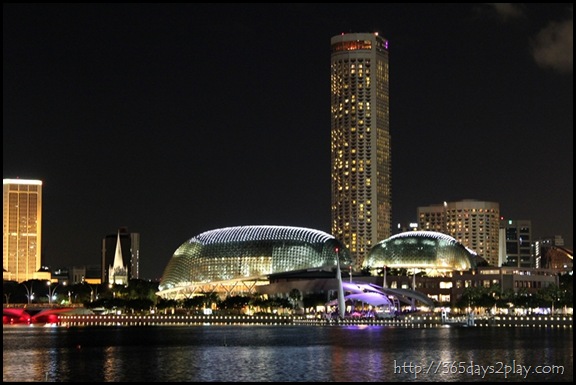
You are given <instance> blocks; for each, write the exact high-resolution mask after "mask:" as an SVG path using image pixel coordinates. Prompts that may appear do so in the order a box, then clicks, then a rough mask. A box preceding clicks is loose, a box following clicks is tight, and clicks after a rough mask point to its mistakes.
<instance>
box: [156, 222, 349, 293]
mask: <svg viewBox="0 0 576 385" xmlns="http://www.w3.org/2000/svg"><path fill="white" fill-rule="evenodd" d="M337 258H340V264H341V265H349V264H350V263H351V259H350V254H349V252H348V251H347V250H346V249H345V248H344V247H343V246H342V244H341V243H340V242H339V241H338V240H336V239H335V238H334V236H332V235H330V234H327V233H325V232H322V231H319V230H314V229H308V228H302V227H289V226H271V225H258V226H238V227H228V228H221V229H215V230H210V231H207V232H204V233H202V234H199V235H197V236H195V237H193V238H191V239H190V240H188V241H186V242H184V243H183V244H182V245H181V246H180V247H178V249H177V250H176V251H175V252H174V255H173V256H172V258H171V259H170V261H169V262H168V265H167V266H166V268H165V270H164V273H163V275H162V279H161V281H160V285H159V291H158V293H157V294H158V295H159V296H161V297H163V298H166V299H181V298H187V297H191V296H193V295H195V294H200V293H202V292H217V293H226V294H228V295H236V294H242V293H252V292H254V291H255V290H254V288H255V287H256V286H259V285H264V284H267V283H268V277H269V276H270V275H271V274H278V273H285V272H290V271H296V270H305V269H318V268H329V269H333V268H335V267H336V259H337Z"/></svg>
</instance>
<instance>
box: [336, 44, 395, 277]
mask: <svg viewBox="0 0 576 385" xmlns="http://www.w3.org/2000/svg"><path fill="white" fill-rule="evenodd" d="M330 90H331V103H330V108H331V162H332V170H331V180H332V206H331V212H332V225H331V226H332V234H333V235H334V236H335V237H336V238H337V239H338V240H339V241H340V242H342V243H343V244H344V245H345V246H346V247H347V248H348V249H349V251H350V253H351V256H352V258H353V260H354V266H355V268H356V269H359V268H361V266H362V263H363V261H364V259H365V257H366V256H367V254H368V252H369V251H370V249H371V248H372V246H374V245H375V244H377V243H378V242H380V241H381V240H383V239H386V238H388V237H390V235H391V229H392V199H391V197H392V185H391V138H390V97H389V68H388V41H387V40H385V39H383V38H382V37H380V36H378V34H374V33H349V34H342V35H338V36H334V37H332V39H331V72H330Z"/></svg>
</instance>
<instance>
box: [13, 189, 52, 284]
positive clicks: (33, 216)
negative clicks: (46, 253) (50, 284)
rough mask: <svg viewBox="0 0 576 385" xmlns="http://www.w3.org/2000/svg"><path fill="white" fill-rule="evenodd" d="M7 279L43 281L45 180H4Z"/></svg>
mask: <svg viewBox="0 0 576 385" xmlns="http://www.w3.org/2000/svg"><path fill="white" fill-rule="evenodd" d="M3 186H4V187H3V190H4V214H3V216H4V246H3V258H2V260H3V268H4V271H3V276H4V279H5V280H10V281H17V282H24V281H27V280H30V279H40V277H41V276H42V277H45V275H46V274H41V273H40V272H39V270H40V268H41V247H42V181H40V180H27V179H4V180H3Z"/></svg>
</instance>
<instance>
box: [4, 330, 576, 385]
mask: <svg viewBox="0 0 576 385" xmlns="http://www.w3.org/2000/svg"><path fill="white" fill-rule="evenodd" d="M572 339H573V332H572V329H543V328H539V329H531V328H432V329H406V328H395V327H389V326H356V327H355V326H177V327H174V326H172V327H170V326H152V327H142V326H139V327H121V326H119V327H74V328H42V327H12V326H5V327H4V328H3V345H4V347H3V380H4V381H5V382H6V381H56V382H72V381H74V382H83V381H90V382H93V381H98V382H103V381H104V382H119V381H134V382H156V381H169V382H170V381H172V382H180V381H188V382H200V381H207V382H208V381H210V382H212V381H222V382H230V381H236V382H271V381H273V382H278V381H295V382H312V381H332V382H347V381H355V382H369V381H383V382H387V381H419V382H429V381H449V382H455V381H482V380H484V381H486V380H492V381H566V382H568V381H569V382H572V380H573V342H572ZM490 365H492V369H493V370H495V371H497V370H500V371H502V373H492V374H491V373H487V372H486V371H485V370H490V368H489V367H488V366H490ZM504 365H508V367H506V366H504ZM512 365H514V366H515V370H516V371H517V370H518V365H524V366H527V365H530V366H531V369H534V367H535V366H536V365H546V367H545V368H544V369H546V370H548V371H554V372H555V373H549V374H535V373H531V372H530V373H528V374H526V373H522V374H519V373H517V372H514V373H505V370H508V371H510V370H511V367H512ZM551 365H556V366H563V368H564V373H563V374H558V373H556V372H557V369H554V368H552V367H551ZM426 371H428V373H426ZM459 372H460V373H459Z"/></svg>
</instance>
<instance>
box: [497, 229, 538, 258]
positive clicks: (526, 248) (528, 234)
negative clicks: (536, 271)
mask: <svg viewBox="0 0 576 385" xmlns="http://www.w3.org/2000/svg"><path fill="white" fill-rule="evenodd" d="M502 244H503V245H504V247H500V250H502V251H503V252H504V254H503V255H501V256H500V258H499V260H500V261H502V266H511V267H536V262H535V260H534V253H533V251H532V222H531V221H529V220H513V219H504V218H502V219H501V221H500V245H501V246H502Z"/></svg>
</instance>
